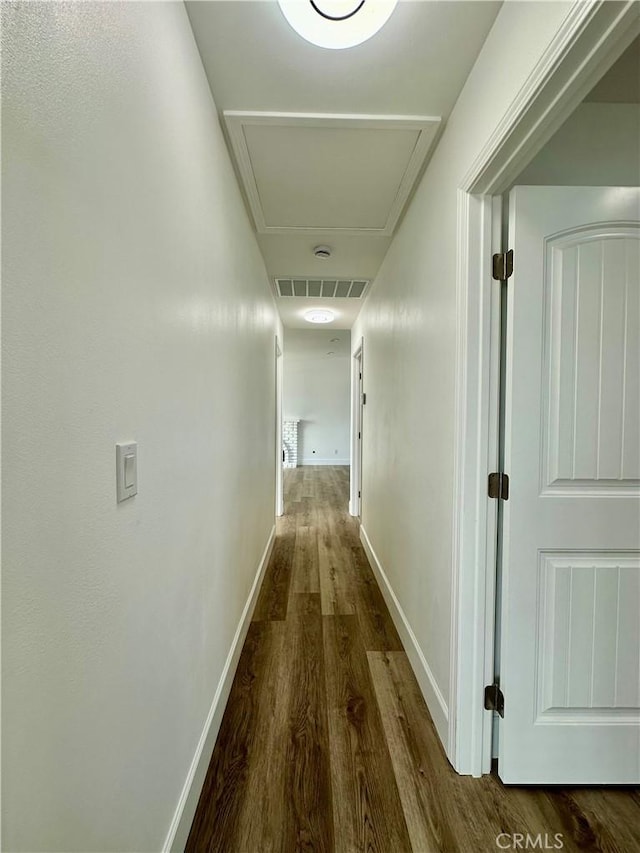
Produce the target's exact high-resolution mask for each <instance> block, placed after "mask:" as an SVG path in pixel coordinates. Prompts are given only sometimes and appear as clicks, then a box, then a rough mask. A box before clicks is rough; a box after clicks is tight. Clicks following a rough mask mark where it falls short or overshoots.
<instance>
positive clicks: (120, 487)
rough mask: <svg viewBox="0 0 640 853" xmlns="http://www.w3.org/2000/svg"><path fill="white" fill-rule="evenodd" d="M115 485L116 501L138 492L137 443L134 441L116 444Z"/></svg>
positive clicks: (130, 496) (124, 499) (123, 499)
mask: <svg viewBox="0 0 640 853" xmlns="http://www.w3.org/2000/svg"><path fill="white" fill-rule="evenodd" d="M116 486H117V494H118V503H120V502H121V501H126V500H127V499H128V498H132V497H133V496H134V495H136V494H137V493H138V445H137V443H136V442H135V441H131V442H129V443H128V444H116Z"/></svg>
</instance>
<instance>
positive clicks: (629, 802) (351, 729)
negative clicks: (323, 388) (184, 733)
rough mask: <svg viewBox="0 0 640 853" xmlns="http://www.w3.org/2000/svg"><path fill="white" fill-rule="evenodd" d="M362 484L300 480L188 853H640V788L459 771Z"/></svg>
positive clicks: (292, 480) (296, 475) (292, 478)
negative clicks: (389, 602) (399, 621)
mask: <svg viewBox="0 0 640 853" xmlns="http://www.w3.org/2000/svg"><path fill="white" fill-rule="evenodd" d="M348 486H349V469H348V468H342V467H335V468H330V467H306V468H297V469H292V470H287V471H285V516H284V517H283V518H282V519H279V520H278V527H277V539H276V543H275V546H274V550H273V554H272V557H271V561H270V564H269V566H268V569H267V573H266V576H265V579H264V583H263V586H262V589H261V591H260V596H259V599H258V603H257V605H256V609H255V613H254V616H253V621H252V623H251V626H250V628H249V632H248V635H247V639H246V642H245V645H244V649H243V652H242V656H241V659H240V663H239V666H238V671H237V673H236V676H235V680H234V683H233V687H232V691H231V695H230V698H229V702H228V704H227V708H226V711H225V715H224V719H223V721H222V725H221V728H220V733H219V735H218V740H217V743H216V747H215V750H214V753H213V757H212V759H211V764H210V766H209V770H208V773H207V777H206V780H205V784H204V787H203V790H202V795H201V797H200V802H199V804H198V809H197V812H196V815H195V818H194V822H193V826H192V828H191V834H190V836H189V840H188V843H187V851H189V853H204V852H205V851H220V853H268V851H279V853H289V851H291V853H293V851H296V852H297V851H324V852H325V853H331V852H332V851H336V853H352V851H353V853H355V851H358V853H360V851H361V852H362V853H405V851H407V853H409V851H413V853H435V851H443V853H459V851H460V853H485V851H486V853H491V851H497V850H499V849H501V848H500V846H499V845H498V844H497V843H496V839H497V837H498V836H499V835H500V834H501V833H504V834H505V835H501V836H500V844H501V845H502V846H503V849H512V850H513V849H520V850H525V849H529V850H535V849H537V850H540V849H562V850H564V851H571V853H578V851H582V853H584V851H599V853H640V794H639V792H638V791H637V790H630V789H611V788H602V789H593V788H591V789H590V788H572V789H569V788H546V789H545V788H505V787H504V786H503V785H502V784H501V783H500V782H499V780H498V779H497V778H496V777H495V776H486V777H484V778H482V779H472V778H470V777H466V776H458V775H457V774H456V773H455V772H454V771H453V770H452V768H451V766H450V765H449V763H448V761H447V759H446V757H445V754H444V752H443V749H442V747H441V745H440V741H439V739H438V736H437V735H436V733H435V730H434V728H433V724H432V722H431V719H430V717H429V712H428V711H427V708H426V706H425V703H424V700H423V699H422V696H421V694H420V691H419V688H418V685H417V682H416V680H415V677H414V675H413V672H412V670H411V667H410V665H409V662H408V659H407V656H406V654H405V653H404V651H403V648H402V644H401V642H400V639H399V637H398V634H397V632H396V630H395V628H394V625H393V623H392V621H391V618H390V616H389V613H388V611H387V608H386V605H385V603H384V600H383V598H382V594H381V593H380V590H379V588H378V585H377V583H376V581H375V578H374V576H373V574H372V572H371V568H370V567H369V564H368V562H367V558H366V556H365V554H364V551H363V550H362V547H361V545H360V541H359V538H358V526H357V522H356V521H355V519H353V518H351V517H350V516H349V515H348V512H347V502H348V501H347V499H348ZM515 833H520V834H521V835H522V836H526V835H527V833H528V834H529V835H530V836H532V838H531V840H530V843H529V847H525V843H526V839H523V840H521V841H519V846H515V847H514V846H513V845H514V844H515V843H516V842H517V841H518V839H517V838H516V839H515V840H513V839H511V838H509V837H508V836H513V835H514V834H515ZM556 833H560V834H561V841H562V847H559V846H558V844H559V842H558V839H557V838H556ZM538 835H540V836H541V837H540V838H539V839H536V838H535V836H538ZM534 843H535V846H533V845H534ZM507 845H512V846H510V847H507ZM554 845H555V847H554Z"/></svg>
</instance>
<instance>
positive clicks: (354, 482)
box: [349, 338, 364, 517]
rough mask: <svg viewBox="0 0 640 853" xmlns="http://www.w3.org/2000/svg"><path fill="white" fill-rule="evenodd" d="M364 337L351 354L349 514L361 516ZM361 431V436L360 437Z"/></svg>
mask: <svg viewBox="0 0 640 853" xmlns="http://www.w3.org/2000/svg"><path fill="white" fill-rule="evenodd" d="M363 364H364V339H363V338H360V343H359V344H358V346H357V347H356V349H355V350H354V351H353V354H352V356H351V470H350V479H349V515H353V516H356V517H359V516H360V510H361V503H362V501H361V499H360V492H361V489H362V395H361V388H362V383H361V381H360V373H362V374H363V376H364V370H363ZM358 433H360V438H359V437H358Z"/></svg>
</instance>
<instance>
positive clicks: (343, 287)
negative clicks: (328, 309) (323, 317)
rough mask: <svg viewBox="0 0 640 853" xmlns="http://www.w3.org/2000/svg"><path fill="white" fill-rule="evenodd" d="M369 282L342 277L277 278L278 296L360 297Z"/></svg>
mask: <svg viewBox="0 0 640 853" xmlns="http://www.w3.org/2000/svg"><path fill="white" fill-rule="evenodd" d="M368 285H369V282H368V281H367V280H365V279H344V278H277V279H276V289H277V292H278V296H287V297H292V296H302V297H309V296H310V297H312V298H318V297H323V298H327V297H328V298H330V299H333V298H335V299H362V297H363V296H364V294H365V292H366V290H367V286H368Z"/></svg>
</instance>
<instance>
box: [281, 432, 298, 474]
mask: <svg viewBox="0 0 640 853" xmlns="http://www.w3.org/2000/svg"><path fill="white" fill-rule="evenodd" d="M298 423H299V421H284V423H283V424H282V449H283V450H284V464H283V467H284V468H297V467H298Z"/></svg>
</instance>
